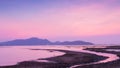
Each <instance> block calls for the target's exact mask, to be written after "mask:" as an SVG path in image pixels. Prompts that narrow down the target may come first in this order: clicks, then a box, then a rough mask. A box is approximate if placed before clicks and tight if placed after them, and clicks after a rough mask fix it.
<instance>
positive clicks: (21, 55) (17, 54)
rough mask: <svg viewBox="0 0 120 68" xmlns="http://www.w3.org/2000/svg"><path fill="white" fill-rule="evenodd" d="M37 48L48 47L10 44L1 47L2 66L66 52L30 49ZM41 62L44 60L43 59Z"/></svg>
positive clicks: (0, 60) (0, 59) (0, 63)
mask: <svg viewBox="0 0 120 68" xmlns="http://www.w3.org/2000/svg"><path fill="white" fill-rule="evenodd" d="M32 48H33V49H36V48H46V47H41V46H35V47H34V46H10V47H4V46H1V47H0V66H6V65H15V64H17V63H18V62H21V61H31V60H32V61H37V59H39V58H47V57H53V56H59V55H63V54H65V53H62V52H58V51H54V52H50V51H46V50H30V49H32ZM41 62H44V61H43V60H41Z"/></svg>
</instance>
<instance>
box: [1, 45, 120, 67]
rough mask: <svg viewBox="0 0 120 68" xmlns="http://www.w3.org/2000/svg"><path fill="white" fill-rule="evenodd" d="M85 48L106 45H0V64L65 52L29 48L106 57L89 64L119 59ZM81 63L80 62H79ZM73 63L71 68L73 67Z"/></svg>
mask: <svg viewBox="0 0 120 68" xmlns="http://www.w3.org/2000/svg"><path fill="white" fill-rule="evenodd" d="M85 48H106V46H57V45H56V46H9V47H7V46H0V66H8V65H15V64H17V63H18V62H22V61H37V62H48V61H47V60H38V59H40V58H48V57H54V56H60V55H64V54H65V53H63V52H59V51H53V52H50V51H47V50H31V49H60V50H70V51H76V52H83V53H90V54H96V55H99V56H104V57H108V58H107V59H105V60H101V61H98V62H94V63H90V64H98V63H106V62H110V61H114V60H117V59H119V57H118V56H117V55H115V54H109V53H100V52H93V51H87V50H83V49H85ZM80 65H81V64H80ZM80 65H75V66H73V67H71V68H74V67H76V66H80Z"/></svg>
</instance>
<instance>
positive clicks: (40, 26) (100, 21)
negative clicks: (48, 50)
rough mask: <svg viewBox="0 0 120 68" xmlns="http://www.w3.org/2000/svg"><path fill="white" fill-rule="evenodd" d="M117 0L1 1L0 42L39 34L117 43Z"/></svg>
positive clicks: (119, 37) (119, 24)
mask: <svg viewBox="0 0 120 68" xmlns="http://www.w3.org/2000/svg"><path fill="white" fill-rule="evenodd" d="M119 18H120V0H0V41H7V40H12V39H16V38H29V37H39V38H47V39H49V40H51V41H57V40H61V41H62V40H85V41H90V42H93V43H97V44H120V31H119V30H120V19H119Z"/></svg>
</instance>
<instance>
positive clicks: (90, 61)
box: [0, 46, 120, 68]
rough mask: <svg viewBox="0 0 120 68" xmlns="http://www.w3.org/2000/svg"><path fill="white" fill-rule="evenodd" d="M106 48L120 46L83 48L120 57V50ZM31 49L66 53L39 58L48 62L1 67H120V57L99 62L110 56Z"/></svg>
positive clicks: (26, 62)
mask: <svg viewBox="0 0 120 68" xmlns="http://www.w3.org/2000/svg"><path fill="white" fill-rule="evenodd" d="M106 49H120V46H106V48H99V47H98V48H94V47H92V48H85V49H83V50H87V51H93V52H101V53H110V54H116V55H117V56H119V57H120V52H114V51H107V50H106ZM30 50H47V51H50V52H54V51H59V52H64V53H65V54H64V55H60V56H54V57H50V58H43V59H38V60H47V61H48V62H39V61H23V62H20V63H18V64H17V65H11V66H0V68H117V66H118V67H120V59H118V60H114V61H108V62H105V63H104V62H102V63H97V64H96V62H99V61H102V60H103V61H104V60H106V59H108V58H109V57H107V56H106V57H105V56H100V55H97V54H94V53H93V54H91V53H88V52H86V53H85V52H80V51H74V48H73V50H71V51H70V50H69V49H67V50H63V49H30Z"/></svg>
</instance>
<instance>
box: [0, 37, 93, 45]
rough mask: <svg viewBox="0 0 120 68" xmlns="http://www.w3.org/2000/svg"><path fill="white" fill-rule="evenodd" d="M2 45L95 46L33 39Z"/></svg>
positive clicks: (77, 42)
mask: <svg viewBox="0 0 120 68" xmlns="http://www.w3.org/2000/svg"><path fill="white" fill-rule="evenodd" d="M0 45H93V43H91V42H85V41H64V42H60V41H57V42H51V41H49V40H47V39H39V38H36V37H32V38H29V39H16V40H12V41H7V42H1V43H0Z"/></svg>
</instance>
